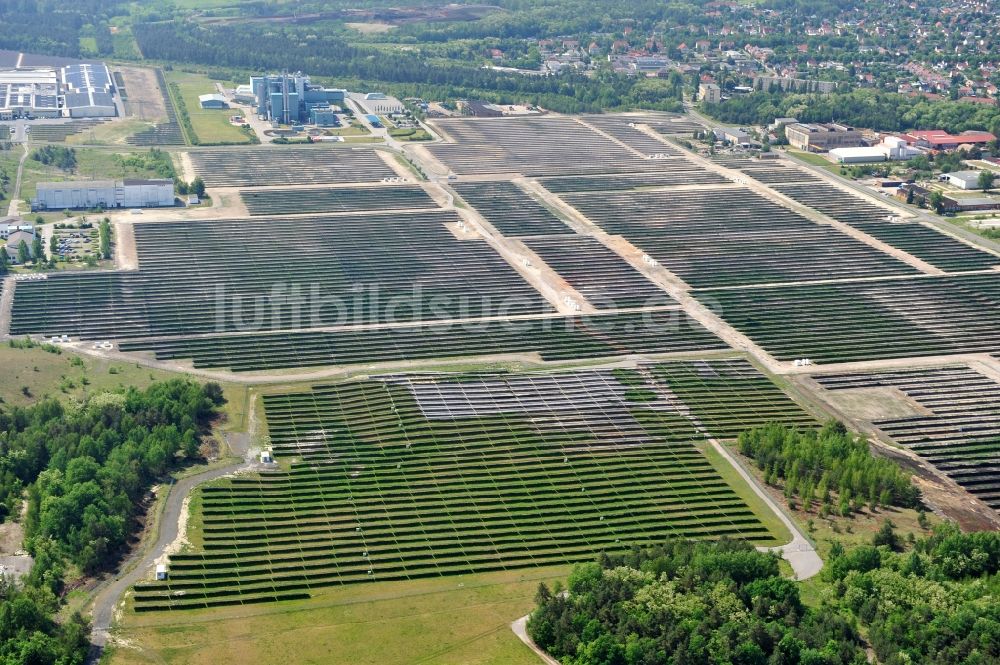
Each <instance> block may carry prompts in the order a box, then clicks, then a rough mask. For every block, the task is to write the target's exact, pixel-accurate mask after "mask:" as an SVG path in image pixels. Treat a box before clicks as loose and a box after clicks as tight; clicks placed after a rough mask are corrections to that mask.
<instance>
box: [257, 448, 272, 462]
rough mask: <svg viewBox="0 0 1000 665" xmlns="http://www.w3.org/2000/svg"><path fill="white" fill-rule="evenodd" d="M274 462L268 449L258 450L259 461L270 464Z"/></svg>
mask: <svg viewBox="0 0 1000 665" xmlns="http://www.w3.org/2000/svg"><path fill="white" fill-rule="evenodd" d="M273 462H274V457H272V456H271V451H270V450H262V451H260V463H261V464H272V463H273Z"/></svg>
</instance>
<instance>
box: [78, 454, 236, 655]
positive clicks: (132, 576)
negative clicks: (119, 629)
mask: <svg viewBox="0 0 1000 665" xmlns="http://www.w3.org/2000/svg"><path fill="white" fill-rule="evenodd" d="M244 468H249V464H248V463H247V462H244V461H240V462H234V463H233V464H229V465H226V466H223V467H219V468H216V469H211V470H209V471H204V472H202V473H198V474H195V475H193V476H188V477H187V478H183V479H181V480H179V481H177V482H176V483H174V484H173V485H171V486H170V487H169V489H168V491H169V495H168V496H167V500H166V504H165V505H164V507H163V511H162V513H161V515H160V519H159V520H158V525H159V533H158V534H157V537H156V544H155V545H154V546H153V547H152V548H150V549H148V550H147V551H145V552H142V553H139V554H137V555H134V556H133V557H131V558H129V559H128V560H127V561H126V562H125V563H124V564H123V565H122V567H121V571H123V572H120V573H119V574H118V576H117V577H115V578H114V579H113V580H111V581H110V583H108V585H107V586H105V587H104V588H103V589H101V590H100V591H99V592H98V594H97V596H96V597H95V598H94V609H93V616H92V619H91V621H92V622H93V624H92V628H91V635H90V643H91V647H90V653H89V654H88V656H87V665H97V663H98V662H99V661H100V660H101V655H102V654H103V653H104V646H105V645H106V644H107V643H108V634H109V630H110V628H111V622H112V621H113V620H114V614H115V607H117V605H118V602H119V601H120V600H121V597H122V595H123V594H124V593H125V592H126V591H127V590H128V589H129V588H131V587H132V585H133V584H135V583H136V582H138V581H140V580H142V579H144V578H145V577H147V575H148V574H149V570H150V568H151V567H152V566H153V565H154V562H155V561H156V560H157V559H158V558H159V557H160V556H162V555H163V552H164V550H165V549H166V548H167V546H168V545H170V543H172V542H174V539H175V538H177V530H178V522H179V520H180V516H181V505H182V504H183V503H184V499H185V498H186V497H187V496H188V495H190V494H191V492H192V491H193V490H194V488H195V487H197V486H198V485H201V484H202V483H206V482H208V481H210V480H215V479H216V478H221V477H223V476H226V475H229V474H231V473H233V472H235V471H239V470H240V469H244Z"/></svg>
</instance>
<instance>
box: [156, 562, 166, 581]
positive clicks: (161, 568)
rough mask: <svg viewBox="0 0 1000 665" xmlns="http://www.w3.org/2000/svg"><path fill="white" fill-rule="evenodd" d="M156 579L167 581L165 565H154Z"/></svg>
mask: <svg viewBox="0 0 1000 665" xmlns="http://www.w3.org/2000/svg"><path fill="white" fill-rule="evenodd" d="M156 579H158V580H165V579H167V565H166V564H165V563H158V564H156Z"/></svg>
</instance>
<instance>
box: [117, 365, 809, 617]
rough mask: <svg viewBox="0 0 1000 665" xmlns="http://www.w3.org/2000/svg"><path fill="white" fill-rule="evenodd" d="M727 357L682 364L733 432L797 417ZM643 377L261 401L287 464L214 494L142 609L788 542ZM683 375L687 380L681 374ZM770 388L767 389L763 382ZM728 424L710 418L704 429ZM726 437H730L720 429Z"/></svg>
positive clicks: (356, 391)
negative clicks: (666, 548) (723, 540)
mask: <svg viewBox="0 0 1000 665" xmlns="http://www.w3.org/2000/svg"><path fill="white" fill-rule="evenodd" d="M741 362H742V361H738V362H737V365H736V366H734V365H733V364H732V363H731V362H730V361H718V363H719V372H716V370H715V363H713V362H712V361H702V362H697V363H684V364H683V369H682V372H694V373H695V374H696V375H698V376H701V377H703V381H704V382H703V384H702V386H703V387H704V388H706V390H707V393H705V396H706V398H707V399H708V401H709V402H713V401H714V400H713V399H712V398H713V395H712V386H714V385H717V384H718V385H719V386H720V387H721V389H722V391H723V392H722V394H721V396H720V399H719V401H718V404H717V405H714V406H712V407H710V408H711V409H712V411H713V412H714V413H724V414H725V416H724V418H725V422H731V423H732V424H729V425H727V427H733V426H734V425H735V423H737V422H739V421H741V420H745V421H748V422H752V421H759V420H760V419H761V418H762V416H761V414H760V413H758V409H762V410H763V411H764V413H765V414H766V416H765V417H768V418H770V417H774V416H775V415H776V414H777V409H786V410H788V411H790V412H791V413H792V414H793V415H795V416H796V417H800V418H802V419H803V420H808V416H807V415H806V414H805V413H804V412H802V411H801V409H800V408H798V407H796V406H795V404H794V403H793V402H790V401H789V400H788V399H787V398H786V397H784V396H783V395H782V394H781V393H780V391H776V390H773V387H770V386H769V385H767V384H768V382H767V380H766V379H763V377H760V378H762V379H763V384H757V385H756V386H755V385H753V384H752V383H750V382H747V381H742V382H741V388H742V390H744V391H747V396H746V399H745V400H743V401H739V400H734V399H732V396H731V395H730V394H729V392H730V391H731V390H732V387H731V385H729V382H728V379H726V378H725V377H726V375H727V374H729V373H730V372H732V371H734V369H735V371H736V372H737V373H738V374H739V373H742V372H753V371H754V370H753V369H752V367H751V366H749V364H745V363H744V364H742V365H741V364H740V363H741ZM657 372H662V373H664V375H666V376H670V375H671V368H670V365H669V364H666V365H664V366H662V367H661V366H652V367H651V368H649V369H648V370H646V369H645V368H644V369H642V370H639V371H632V372H629V371H620V372H615V371H607V370H583V371H575V372H566V373H556V374H537V375H536V374H526V375H488V374H487V375H459V376H450V377H448V376H445V377H434V376H426V377H424V376H420V375H409V376H398V375H395V376H386V377H382V378H378V379H367V380H359V381H353V382H348V383H342V384H335V385H327V386H317V387H315V388H313V389H312V390H310V391H308V392H303V393H291V394H277V395H268V396H265V401H264V404H265V408H266V414H267V421H268V432H269V436H270V441H271V443H272V446H273V448H274V451H275V454H276V455H277V456H278V457H279V459H286V460H289V461H290V462H291V464H290V466H289V468H288V470H287V471H281V472H275V473H268V474H264V475H261V476H257V477H253V476H245V477H238V478H233V479H228V480H223V481H220V482H219V483H217V484H215V485H213V486H210V487H206V488H204V489H203V490H202V491H201V524H200V535H201V542H202V546H203V551H200V552H190V553H184V554H177V555H174V556H172V557H171V563H170V571H171V572H170V579H169V580H168V581H165V582H154V583H144V584H140V585H137V587H136V590H135V597H134V608H135V609H136V610H137V611H148V610H157V609H181V608H198V607H213V606H220V605H231V604H250V603H257V602H269V601H273V600H282V599H289V600H294V599H301V598H303V597H307V596H309V595H310V594H311V593H312V590H313V589H316V588H322V587H326V586H336V585H341V584H354V583H366V582H367V583H370V582H372V581H386V580H394V579H399V580H414V579H420V578H423V577H435V576H441V575H454V574H465V573H471V572H488V571H493V570H497V571H499V570H511V569H517V568H523V567H537V566H545V565H553V564H559V563H566V562H572V561H583V560H589V559H590V558H592V557H593V556H594V555H595V554H596V553H597V552H599V551H609V552H613V551H617V550H623V549H627V548H628V547H631V546H633V545H641V544H645V543H649V544H652V543H655V542H659V541H661V540H662V538H663V537H664V536H666V535H675V536H685V537H693V538H715V537H718V536H720V535H723V534H729V535H734V536H739V537H743V538H749V539H751V540H753V541H756V542H759V543H770V542H774V541H775V539H776V538H775V534H772V533H770V532H769V531H768V529H767V527H765V526H764V524H763V523H762V521H761V519H760V516H758V515H757V514H755V513H754V512H753V510H751V509H750V508H749V507H748V505H747V504H746V503H745V502H744V500H743V499H742V498H740V496H739V495H738V494H737V493H736V492H735V491H734V489H733V488H732V487H731V486H730V485H728V484H727V483H726V482H725V481H724V480H723V479H722V478H721V477H720V475H719V473H718V471H717V470H716V469H715V468H714V467H713V465H712V463H711V462H709V461H708V459H707V458H706V457H705V456H704V455H703V454H702V452H701V451H700V450H699V449H698V447H697V446H696V445H695V443H696V442H697V441H699V440H701V439H703V438H704V437H705V436H706V430H705V429H704V428H703V427H702V426H701V425H700V424H699V423H698V421H697V420H696V419H695V418H693V417H691V416H689V415H688V407H687V405H686V404H685V403H684V402H683V401H680V400H678V399H677V398H676V395H675V393H673V392H672V391H670V390H669V389H668V388H666V387H665V386H664V385H662V384H660V383H659V382H658V381H657V380H656V379H655V378H646V374H647V373H651V374H652V376H653V377H655V376H656V373H657ZM681 382H683V380H682V381H681ZM758 388H759V389H760V391H759V392H758V390H757V389H758ZM714 429H716V425H715V424H714V423H713V424H712V425H710V426H709V428H708V430H707V431H708V435H711V434H712V430H714ZM719 431H729V430H728V429H726V428H719Z"/></svg>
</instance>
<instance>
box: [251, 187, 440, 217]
mask: <svg viewBox="0 0 1000 665" xmlns="http://www.w3.org/2000/svg"><path fill="white" fill-rule="evenodd" d="M240 198H241V199H243V203H244V204H245V205H246V207H247V211H248V212H249V213H250V215H251V216H253V217H258V216H273V215H289V214H300V213H301V214H305V213H341V212H373V211H378V210H419V209H425V210H427V209H433V208H437V207H438V206H437V203H435V202H434V200H433V199H432V198H431V197H430V196H428V195H427V192H426V191H424V189H423V188H422V187H420V186H419V185H391V186H386V187H327V188H321V189H313V188H310V189H247V190H242V191H240Z"/></svg>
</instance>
